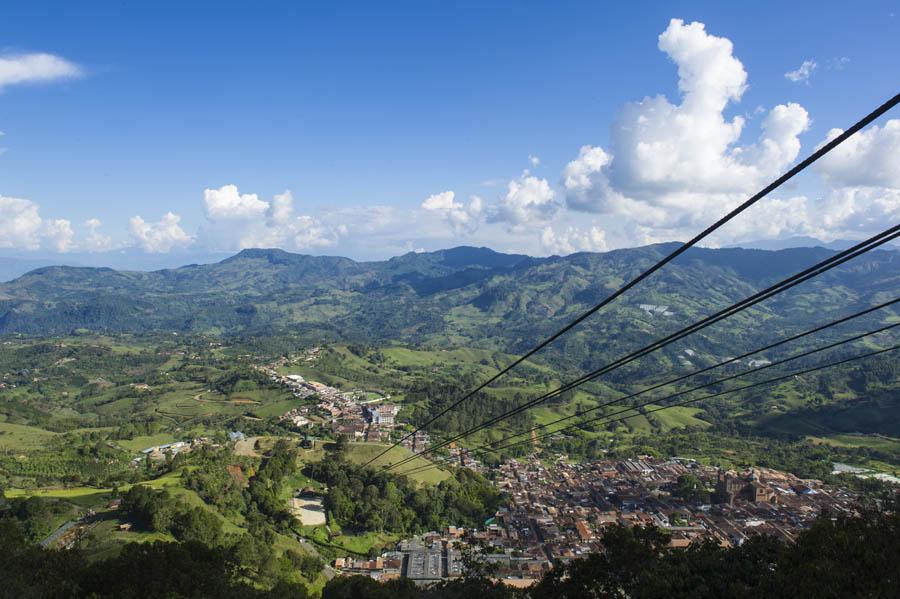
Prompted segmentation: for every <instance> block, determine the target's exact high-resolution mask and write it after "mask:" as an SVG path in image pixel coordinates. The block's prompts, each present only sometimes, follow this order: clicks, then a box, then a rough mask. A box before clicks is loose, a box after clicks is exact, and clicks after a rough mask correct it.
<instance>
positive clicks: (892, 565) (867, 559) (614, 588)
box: [323, 512, 900, 599]
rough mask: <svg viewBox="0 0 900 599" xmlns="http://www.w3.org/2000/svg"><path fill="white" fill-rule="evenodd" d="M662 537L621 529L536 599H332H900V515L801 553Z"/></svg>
mask: <svg viewBox="0 0 900 599" xmlns="http://www.w3.org/2000/svg"><path fill="white" fill-rule="evenodd" d="M666 542H667V539H666V537H665V535H664V534H663V533H661V532H660V531H659V530H657V529H653V528H643V529H642V528H632V529H626V528H613V529H611V530H609V531H608V532H607V533H606V535H605V536H604V544H605V546H606V550H605V551H604V552H603V553H597V554H594V555H591V556H589V557H587V558H584V559H579V560H575V561H573V562H571V563H569V564H567V565H565V566H559V567H557V568H556V569H554V570H553V571H552V572H551V573H550V574H548V575H547V576H546V577H545V578H544V579H543V580H542V581H540V583H538V584H537V585H536V586H535V587H533V588H531V589H529V590H524V591H522V590H512V589H510V588H508V587H506V586H505V585H503V584H502V583H494V582H491V581H490V580H487V579H484V578H478V577H470V578H466V579H463V580H460V581H457V582H453V583H448V584H444V585H441V586H438V587H436V588H432V589H427V590H422V589H416V588H415V587H414V586H412V585H411V584H408V583H407V582H406V581H396V582H391V583H387V584H379V583H377V582H374V581H371V580H368V579H364V578H361V577H354V578H343V579H335V580H333V581H331V582H330V583H329V584H328V586H326V588H325V591H324V595H323V599H363V598H366V599H369V598H372V599H379V598H381V597H384V598H385V599H387V598H389V597H390V598H395V597H396V598H399V599H407V598H408V599H412V598H415V597H424V598H429V599H430V598H435V599H438V598H439V599H456V598H458V597H459V598H462V597H466V598H471V597H478V598H479V599H508V598H513V597H520V598H523V599H582V598H597V599H600V598H607V597H609V598H623V599H624V598H626V597H628V598H631V599H664V598H680V597H684V598H688V597H690V598H705V597H708V598H710V599H713V598H720V597H729V598H731V599H744V598H746V599H750V598H760V597H765V598H770V597H775V598H780V597H784V598H786V599H788V598H790V599H796V598H797V597H817V598H818V599H825V598H835V599H837V598H846V597H885V598H887V597H900V515H898V514H896V513H894V514H890V515H888V514H884V513H878V512H871V513H866V514H864V515H863V516H861V517H858V518H839V519H836V520H832V519H830V518H822V519H820V520H819V521H818V522H817V523H816V524H815V525H814V526H813V527H812V528H811V529H810V530H808V531H806V532H805V533H803V534H802V535H801V536H800V538H799V540H798V542H797V544H796V545H785V544H783V543H781V542H779V541H777V540H775V539H773V538H771V537H762V536H759V537H754V538H751V539H750V540H749V541H748V542H746V543H744V544H743V545H742V546H740V547H736V548H732V549H724V548H722V547H720V546H718V545H716V544H714V543H705V544H701V545H696V546H692V547H691V548H690V549H687V550H676V549H667V548H666Z"/></svg>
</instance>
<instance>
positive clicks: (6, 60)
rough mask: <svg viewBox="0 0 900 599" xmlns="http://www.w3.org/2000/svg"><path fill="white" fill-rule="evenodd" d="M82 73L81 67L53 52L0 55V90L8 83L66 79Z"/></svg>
mask: <svg viewBox="0 0 900 599" xmlns="http://www.w3.org/2000/svg"><path fill="white" fill-rule="evenodd" d="M81 74H82V70H81V67H79V66H78V65H77V64H75V63H72V62H69V61H68V60H66V59H64V58H60V57H59V56H55V55H53V54H46V53H35V54H6V55H2V56H0V91H2V90H3V88H4V87H6V86H9V85H17V84H21V83H40V82H46V81H53V80H55V79H68V78H72V77H78V76H80V75H81Z"/></svg>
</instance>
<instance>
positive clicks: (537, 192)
mask: <svg viewBox="0 0 900 599" xmlns="http://www.w3.org/2000/svg"><path fill="white" fill-rule="evenodd" d="M555 198H556V192H555V191H554V190H553V188H551V187H550V184H549V183H548V182H547V180H546V179H542V178H538V177H535V176H533V175H531V174H529V172H528V171H525V172H523V173H522V175H521V176H520V177H517V178H515V179H513V180H511V181H510V182H509V183H508V184H507V186H506V195H505V196H503V197H502V198H500V200H499V201H498V202H497V203H496V204H495V205H494V206H493V207H492V213H491V216H490V221H491V222H501V223H506V225H507V226H508V227H509V228H510V229H523V228H525V227H528V226H536V225H544V224H546V223H547V222H548V221H549V220H550V219H552V218H553V217H554V216H555V215H556V213H557V212H558V210H559V207H560V206H559V203H558V202H557V201H556V200H555Z"/></svg>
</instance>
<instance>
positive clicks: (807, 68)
mask: <svg viewBox="0 0 900 599" xmlns="http://www.w3.org/2000/svg"><path fill="white" fill-rule="evenodd" d="M818 67H819V65H818V64H816V61H815V60H804V61H803V63H802V64H801V65H800V66H799V67H797V68H796V69H795V70H793V71H788V72H787V73H785V74H784V78H785V79H787V80H788V81H793V82H794V83H806V84H807V85H808V84H809V78H810V77H812V74H813V71H815V70H816V69H817V68H818Z"/></svg>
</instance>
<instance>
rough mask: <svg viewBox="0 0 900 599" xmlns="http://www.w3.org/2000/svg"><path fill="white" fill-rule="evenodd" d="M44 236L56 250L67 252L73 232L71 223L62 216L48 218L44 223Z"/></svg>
mask: <svg viewBox="0 0 900 599" xmlns="http://www.w3.org/2000/svg"><path fill="white" fill-rule="evenodd" d="M44 236H45V237H46V238H47V239H48V241H50V243H51V244H52V246H53V248H54V249H55V250H56V251H57V252H63V253H64V252H68V251H69V250H70V249H72V240H73V239H74V238H75V232H74V231H73V230H72V223H71V222H70V221H68V220H66V219H64V218H57V219H52V220H48V221H46V222H45V223H44Z"/></svg>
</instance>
